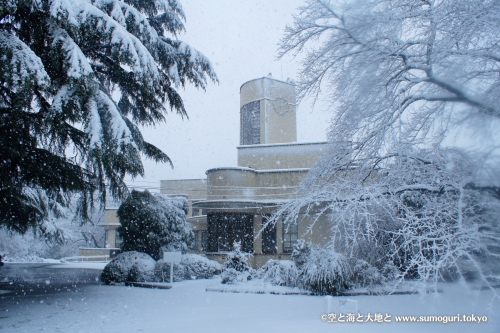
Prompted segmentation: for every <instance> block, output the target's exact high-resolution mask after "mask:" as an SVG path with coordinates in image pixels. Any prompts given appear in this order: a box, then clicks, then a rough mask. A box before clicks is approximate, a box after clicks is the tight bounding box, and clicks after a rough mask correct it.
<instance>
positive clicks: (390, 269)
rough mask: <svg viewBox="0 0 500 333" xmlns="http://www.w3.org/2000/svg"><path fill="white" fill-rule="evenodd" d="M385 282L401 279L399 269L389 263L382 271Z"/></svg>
mask: <svg viewBox="0 0 500 333" xmlns="http://www.w3.org/2000/svg"><path fill="white" fill-rule="evenodd" d="M380 272H381V273H382V276H383V277H384V279H385V281H393V280H396V279H397V278H398V277H400V274H401V273H400V272H399V269H398V268H397V267H396V265H394V264H393V263H392V262H390V261H388V262H387V263H386V264H385V265H384V266H383V267H382V270H381V271H380Z"/></svg>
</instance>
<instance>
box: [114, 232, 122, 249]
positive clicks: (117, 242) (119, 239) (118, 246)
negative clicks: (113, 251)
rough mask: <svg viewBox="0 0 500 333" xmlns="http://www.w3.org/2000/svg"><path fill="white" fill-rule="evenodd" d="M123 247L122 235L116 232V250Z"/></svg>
mask: <svg viewBox="0 0 500 333" xmlns="http://www.w3.org/2000/svg"><path fill="white" fill-rule="evenodd" d="M121 245H122V238H121V236H120V233H119V232H118V231H116V234H115V248H117V249H119V248H120V246H121Z"/></svg>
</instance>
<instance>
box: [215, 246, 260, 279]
mask: <svg viewBox="0 0 500 333" xmlns="http://www.w3.org/2000/svg"><path fill="white" fill-rule="evenodd" d="M247 256H248V255H247V254H245V253H243V252H241V244H240V243H239V242H234V250H233V251H232V252H230V253H229V254H228V256H227V259H226V262H224V265H223V266H222V274H221V278H222V281H221V282H222V283H228V284H233V283H237V282H247V281H248V280H250V279H251V278H252V271H253V270H252V268H251V267H250V266H249V265H248V263H247Z"/></svg>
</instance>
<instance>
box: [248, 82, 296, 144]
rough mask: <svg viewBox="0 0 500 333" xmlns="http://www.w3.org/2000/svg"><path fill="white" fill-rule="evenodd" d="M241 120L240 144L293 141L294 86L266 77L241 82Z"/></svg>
mask: <svg viewBox="0 0 500 333" xmlns="http://www.w3.org/2000/svg"><path fill="white" fill-rule="evenodd" d="M240 124H241V126H240V144H241V145H249V144H272V143H287V142H296V141H297V121H296V105H295V86H294V85H293V84H290V83H287V82H283V81H279V80H275V79H272V78H269V77H263V78H260V79H255V80H251V81H248V82H246V83H244V84H243V85H242V86H241V88H240ZM259 125H260V126H259Z"/></svg>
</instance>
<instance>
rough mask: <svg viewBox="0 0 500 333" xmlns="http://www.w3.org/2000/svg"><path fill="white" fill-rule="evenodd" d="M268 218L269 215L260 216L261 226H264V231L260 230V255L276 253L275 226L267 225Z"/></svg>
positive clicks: (272, 224)
mask: <svg viewBox="0 0 500 333" xmlns="http://www.w3.org/2000/svg"><path fill="white" fill-rule="evenodd" d="M269 218H270V216H269V215H263V216H262V226H265V227H264V230H262V253H264V254H276V253H277V251H278V247H277V243H276V224H275V223H269V224H268V221H269ZM266 224H267V225H266Z"/></svg>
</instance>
